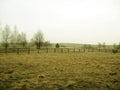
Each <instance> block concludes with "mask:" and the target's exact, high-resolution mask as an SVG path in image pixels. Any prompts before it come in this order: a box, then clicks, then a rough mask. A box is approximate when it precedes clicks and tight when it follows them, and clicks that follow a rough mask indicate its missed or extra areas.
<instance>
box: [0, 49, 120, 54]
mask: <svg viewBox="0 0 120 90" xmlns="http://www.w3.org/2000/svg"><path fill="white" fill-rule="evenodd" d="M80 52H112V49H83V48H40V49H35V48H7V49H5V48H0V53H6V54H7V53H17V54H20V53H28V54H30V53H80ZM118 52H120V50H119V51H118Z"/></svg>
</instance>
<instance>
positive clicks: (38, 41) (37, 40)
mask: <svg viewBox="0 0 120 90" xmlns="http://www.w3.org/2000/svg"><path fill="white" fill-rule="evenodd" d="M33 41H34V43H35V44H36V47H37V49H40V47H41V46H42V43H43V41H44V38H43V33H42V32H41V31H40V30H39V31H37V33H35V34H34V37H33Z"/></svg>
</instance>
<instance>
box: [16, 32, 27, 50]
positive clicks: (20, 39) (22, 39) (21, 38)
mask: <svg viewBox="0 0 120 90" xmlns="http://www.w3.org/2000/svg"><path fill="white" fill-rule="evenodd" d="M17 41H18V44H19V45H22V47H23V48H25V47H26V45H27V39H26V34H25V33H24V32H22V33H20V34H18V36H17Z"/></svg>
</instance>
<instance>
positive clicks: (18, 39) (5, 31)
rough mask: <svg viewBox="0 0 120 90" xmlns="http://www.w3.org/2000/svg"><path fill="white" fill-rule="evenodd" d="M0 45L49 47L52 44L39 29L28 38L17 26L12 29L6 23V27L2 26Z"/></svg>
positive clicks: (6, 46) (0, 29)
mask: <svg viewBox="0 0 120 90" xmlns="http://www.w3.org/2000/svg"><path fill="white" fill-rule="evenodd" d="M0 46H1V47H5V48H8V47H16V48H17V47H20V48H27V47H36V48H37V49H39V48H40V47H42V46H44V47H49V46H51V44H50V42H49V41H45V40H44V35H43V33H42V32H41V31H40V30H38V31H37V32H36V33H34V35H33V37H32V38H31V39H30V40H28V39H27V36H26V33H24V32H18V29H17V26H15V27H14V29H13V30H11V29H10V27H9V25H6V26H5V27H4V28H0Z"/></svg>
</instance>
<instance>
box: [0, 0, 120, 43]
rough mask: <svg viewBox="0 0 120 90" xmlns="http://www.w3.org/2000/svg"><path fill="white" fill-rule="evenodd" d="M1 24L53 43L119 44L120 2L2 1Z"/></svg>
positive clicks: (0, 9)
mask: <svg viewBox="0 0 120 90" xmlns="http://www.w3.org/2000/svg"><path fill="white" fill-rule="evenodd" d="M0 24H1V26H4V25H5V24H8V25H10V27H11V29H13V27H14V26H15V25H17V27H18V30H19V31H20V32H22V31H23V32H25V33H26V34H27V38H28V39H29V38H31V37H32V36H33V34H34V33H35V32H37V30H38V29H40V30H41V31H42V32H43V33H44V37H45V40H49V41H50V42H55V43H56V42H58V43H60V42H68V43H91V44H97V43H98V42H106V44H113V43H118V42H120V0H0Z"/></svg>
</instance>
